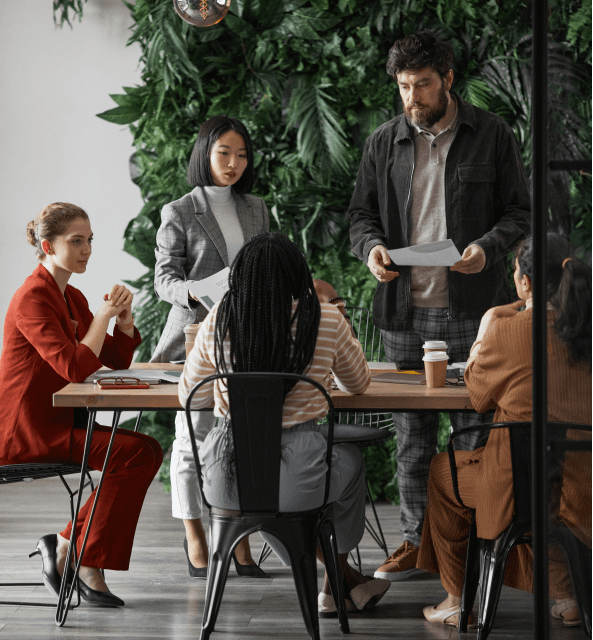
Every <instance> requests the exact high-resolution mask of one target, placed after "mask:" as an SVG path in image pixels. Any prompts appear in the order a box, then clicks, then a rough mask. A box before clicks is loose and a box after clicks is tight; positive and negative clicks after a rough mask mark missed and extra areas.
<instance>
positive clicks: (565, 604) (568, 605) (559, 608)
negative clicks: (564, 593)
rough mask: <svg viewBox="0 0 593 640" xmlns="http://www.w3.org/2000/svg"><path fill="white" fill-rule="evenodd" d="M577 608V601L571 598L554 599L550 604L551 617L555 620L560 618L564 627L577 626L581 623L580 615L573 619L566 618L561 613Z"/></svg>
mask: <svg viewBox="0 0 593 640" xmlns="http://www.w3.org/2000/svg"><path fill="white" fill-rule="evenodd" d="M572 609H577V612H578V608H577V603H576V602H575V601H574V600H573V599H572V598H564V600H556V604H554V605H553V606H552V618H556V620H562V622H563V623H564V626H565V627H578V626H579V625H580V624H581V618H580V616H579V617H578V618H574V619H573V620H566V619H565V618H564V616H563V615H562V614H563V613H565V612H567V611H572Z"/></svg>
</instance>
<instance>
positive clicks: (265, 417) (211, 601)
mask: <svg viewBox="0 0 593 640" xmlns="http://www.w3.org/2000/svg"><path fill="white" fill-rule="evenodd" d="M217 379H225V380H226V384H227V387H228V393H229V405H230V415H231V416H232V420H231V430H232V436H233V443H234V451H235V464H236V478H237V485H238V490H239V492H238V493H239V504H240V511H237V512H229V511H225V510H222V509H218V508H216V506H215V505H210V504H208V502H207V501H206V500H205V499H204V503H205V504H206V505H208V507H209V509H210V536H209V537H210V548H209V558H208V584H207V588H206V600H205V604H204V615H203V618H202V631H201V635H200V638H202V639H203V640H206V639H207V638H209V637H210V634H211V633H212V631H213V630H214V625H215V623H216V618H217V616H218V611H219V608H220V603H221V601H222V595H223V592H224V587H225V583H226V578H227V575H228V570H229V566H230V561H231V556H232V554H233V551H234V549H235V547H236V545H237V544H238V543H239V541H240V540H241V539H242V538H244V537H245V536H246V535H249V534H250V533H254V532H256V531H265V532H267V533H270V534H273V535H274V536H275V537H276V538H277V539H278V540H279V541H280V542H281V543H282V544H283V545H284V546H285V548H286V550H287V552H288V554H289V557H290V561H291V567H292V573H293V577H294V582H295V586H296V590H297V595H298V599H299V604H300V607H301V612H302V615H303V619H304V621H305V625H306V627H307V631H308V632H309V635H310V636H311V638H313V639H314V640H318V639H319V619H318V614H317V567H316V549H317V540H318V539H319V543H320V547H321V551H322V553H323V557H324V562H325V565H326V569H327V573H328V576H329V580H330V586H331V591H332V594H333V596H334V602H335V603H336V608H337V610H338V619H339V623H340V629H341V631H342V633H350V628H349V625H348V617H347V614H346V606H345V601H344V592H343V587H342V582H341V579H340V577H339V568H338V552H337V545H336V539H335V532H334V527H333V523H332V521H331V519H330V510H331V505H328V504H327V498H328V495H329V488H330V472H331V455H332V453H331V452H332V443H333V432H334V409H333V404H332V401H331V397H330V396H329V394H328V393H327V392H326V391H325V389H324V388H323V387H322V385H320V384H319V383H317V382H316V381H315V380H311V379H310V378H307V377H305V376H301V375H297V374H284V373H229V374H215V375H211V376H208V377H207V378H204V380H202V381H200V382H199V383H198V384H197V385H196V386H195V387H194V388H193V389H192V391H191V393H190V395H189V396H188V399H187V402H186V406H185V411H186V416H187V422H188V425H190V429H189V433H190V438H191V442H192V449H193V453H194V457H195V460H196V469H197V471H198V479H199V483H200V490H202V488H203V483H202V476H201V469H200V461H199V458H198V451H197V446H196V440H195V436H194V433H193V428H191V425H192V417H191V401H192V398H193V396H194V394H195V393H196V391H197V390H198V389H199V388H200V387H202V386H203V385H204V384H206V383H208V382H211V381H213V380H217ZM287 379H292V380H296V381H298V383H299V384H301V383H304V384H310V385H312V386H314V387H315V388H316V389H317V390H318V391H319V392H320V393H321V394H322V395H323V396H324V398H325V400H326V401H327V404H328V425H327V450H326V459H327V461H328V470H327V475H326V482H325V495H324V499H323V504H322V505H321V506H320V507H319V508H317V509H312V510H309V511H304V512H298V513H281V512H279V510H278V504H279V481H280V477H279V476H280V442H281V436H282V407H283V404H284V382H285V380H287ZM237 452H240V454H238V453H237ZM202 495H203V490H202Z"/></svg>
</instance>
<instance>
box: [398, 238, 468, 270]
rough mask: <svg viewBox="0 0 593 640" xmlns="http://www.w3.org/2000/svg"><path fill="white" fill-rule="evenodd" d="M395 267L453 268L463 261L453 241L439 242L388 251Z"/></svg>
mask: <svg viewBox="0 0 593 640" xmlns="http://www.w3.org/2000/svg"><path fill="white" fill-rule="evenodd" d="M387 253H388V254H389V257H390V258H391V260H392V261H393V263H394V264H395V265H398V264H400V265H402V266H411V267H451V266H452V265H454V264H455V263H456V262H459V260H461V254H460V253H459V251H457V247H456V246H455V245H454V244H453V240H438V241H437V242H427V243H426V244H417V245H414V246H413V247H405V248H403V249H390V250H388V251H387Z"/></svg>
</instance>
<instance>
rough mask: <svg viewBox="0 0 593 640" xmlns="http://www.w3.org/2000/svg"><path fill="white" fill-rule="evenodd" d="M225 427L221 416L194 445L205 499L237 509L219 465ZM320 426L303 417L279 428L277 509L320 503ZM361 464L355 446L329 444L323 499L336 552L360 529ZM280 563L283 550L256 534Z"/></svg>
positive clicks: (270, 538) (362, 501) (284, 555)
mask: <svg viewBox="0 0 593 640" xmlns="http://www.w3.org/2000/svg"><path fill="white" fill-rule="evenodd" d="M227 428H230V427H229V426H228V423H227V422H226V421H224V420H221V421H220V422H219V425H218V426H216V427H214V428H213V429H212V430H211V431H210V433H209V434H208V435H207V437H206V439H205V441H204V444H203V445H202V446H201V447H200V451H199V455H200V464H201V466H202V474H203V478H204V494H205V496H206V499H207V500H208V502H209V503H210V504H212V505H214V506H217V507H220V508H223V509H239V501H238V498H237V488H236V484H234V485H233V486H230V487H227V482H226V477H225V474H224V471H223V468H222V462H221V460H222V458H223V454H224V448H223V437H224V433H225V430H226V429H227ZM320 430H323V426H318V425H317V424H315V422H314V421H310V422H304V423H301V424H298V425H295V426H294V427H290V428H289V429H283V431H282V445H281V447H282V460H281V465H280V511H305V510H307V509H313V508H315V507H318V506H320V505H321V504H322V502H323V493H324V489H325V474H326V471H327V466H326V464H325V451H326V448H327V442H326V439H325V438H324V436H323V435H322V434H321V433H320ZM364 478H365V466H364V460H363V457H362V455H361V453H360V450H359V449H358V447H355V446H354V445H349V444H339V445H335V446H334V447H333V454H332V472H331V483H330V493H329V499H328V502H332V503H333V522H334V526H335V530H336V539H337V543H338V552H339V553H347V552H349V551H351V550H352V549H354V548H355V547H356V546H357V545H358V543H359V542H360V540H361V539H362V534H363V533H364V510H365V483H364ZM261 535H262V537H263V538H264V540H266V542H267V543H268V544H269V545H270V546H271V547H272V549H273V550H274V551H275V552H276V554H277V555H278V557H279V558H280V559H281V560H282V562H283V563H284V564H285V565H287V566H288V565H289V564H290V563H289V559H288V554H287V553H286V550H285V549H284V547H283V546H282V545H281V544H280V543H279V542H278V540H277V539H276V538H274V537H273V536H270V535H269V534H266V533H262V534H261Z"/></svg>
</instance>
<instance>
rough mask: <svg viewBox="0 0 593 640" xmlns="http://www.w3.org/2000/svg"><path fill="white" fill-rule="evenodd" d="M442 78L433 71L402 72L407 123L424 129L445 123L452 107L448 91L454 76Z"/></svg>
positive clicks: (426, 69) (400, 78)
mask: <svg viewBox="0 0 593 640" xmlns="http://www.w3.org/2000/svg"><path fill="white" fill-rule="evenodd" d="M450 73H451V75H450V77H449V75H447V76H445V78H442V77H441V76H440V75H439V74H438V73H437V72H436V71H435V70H434V69H432V68H430V67H426V68H425V69H420V70H419V71H414V70H410V71H403V72H402V73H399V74H398V75H397V83H398V85H399V91H400V95H401V98H402V102H403V104H404V115H405V117H406V120H407V121H408V122H409V123H411V124H415V125H416V126H418V127H421V128H423V129H430V128H432V127H433V126H434V125H435V124H436V123H437V122H439V121H440V120H442V118H443V117H444V116H445V114H446V112H447V107H448V106H449V100H450V98H449V89H450V88H451V82H452V80H453V74H452V72H450Z"/></svg>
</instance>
